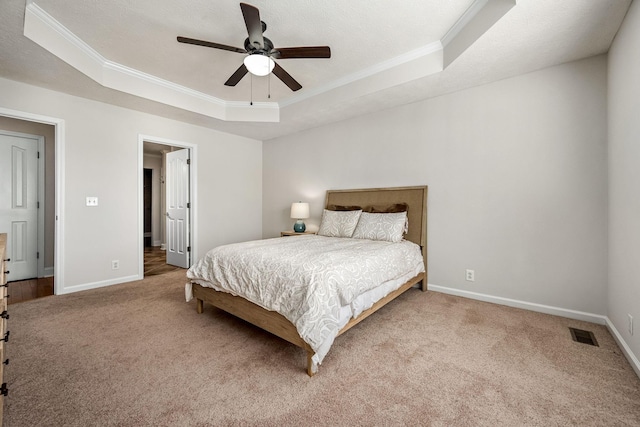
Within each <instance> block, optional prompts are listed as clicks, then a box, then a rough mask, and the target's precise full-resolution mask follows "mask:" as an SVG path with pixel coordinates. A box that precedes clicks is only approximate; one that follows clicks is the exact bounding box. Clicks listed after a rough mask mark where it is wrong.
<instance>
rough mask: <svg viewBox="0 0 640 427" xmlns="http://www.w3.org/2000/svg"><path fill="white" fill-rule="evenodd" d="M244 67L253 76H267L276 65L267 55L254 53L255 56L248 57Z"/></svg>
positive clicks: (245, 59)
mask: <svg viewBox="0 0 640 427" xmlns="http://www.w3.org/2000/svg"><path fill="white" fill-rule="evenodd" d="M244 65H245V67H247V70H249V72H250V73H251V74H253V75H255V76H266V75H267V74H269V73H270V72H271V71H273V67H275V65H276V63H275V62H273V59H271V58H270V57H268V56H266V55H261V54H259V53H254V54H253V55H247V56H246V57H245V58H244Z"/></svg>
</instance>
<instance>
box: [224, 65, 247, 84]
mask: <svg viewBox="0 0 640 427" xmlns="http://www.w3.org/2000/svg"><path fill="white" fill-rule="evenodd" d="M248 72H249V70H247V67H246V66H245V65H244V64H242V65H240V67H239V68H238V69H237V70H236V72H235V73H233V74H232V75H231V77H229V79H228V80H227V81H226V82H224V84H225V86H235V85H237V84H238V82H240V80H242V78H243V77H244V76H245V74H247V73H248Z"/></svg>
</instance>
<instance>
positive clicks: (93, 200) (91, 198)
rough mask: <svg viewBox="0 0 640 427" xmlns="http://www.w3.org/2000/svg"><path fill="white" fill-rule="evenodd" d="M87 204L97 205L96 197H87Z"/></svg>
mask: <svg viewBox="0 0 640 427" xmlns="http://www.w3.org/2000/svg"><path fill="white" fill-rule="evenodd" d="M87 206H98V198H97V197H87Z"/></svg>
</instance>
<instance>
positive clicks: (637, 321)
mask: <svg viewBox="0 0 640 427" xmlns="http://www.w3.org/2000/svg"><path fill="white" fill-rule="evenodd" d="M639 189H640V3H639V2H637V1H635V2H633V3H632V4H631V7H630V9H629V11H628V12H627V16H626V18H625V20H624V22H623V24H622V27H621V28H620V31H619V32H618V35H617V36H616V39H615V40H614V43H613V46H612V48H611V50H610V52H609V290H608V302H609V304H608V310H607V312H608V316H609V318H610V319H611V322H612V323H613V324H614V325H615V328H616V329H617V331H618V332H619V333H620V335H621V336H622V339H623V340H624V341H625V342H626V343H627V345H628V346H629V347H630V349H631V351H632V352H633V354H634V357H635V358H636V361H635V363H636V369H638V368H640V365H639V364H638V359H640V275H638V266H639V265H640V190H639ZM629 314H630V315H631V316H633V319H634V329H635V330H634V334H633V335H631V334H630V333H629V330H628V317H627V316H628V315H629ZM638 375H640V371H639V372H638Z"/></svg>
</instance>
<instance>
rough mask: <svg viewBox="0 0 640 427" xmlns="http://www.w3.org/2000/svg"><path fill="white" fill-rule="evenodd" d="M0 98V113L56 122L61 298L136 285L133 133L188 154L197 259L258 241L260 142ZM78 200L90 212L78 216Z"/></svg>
mask: <svg viewBox="0 0 640 427" xmlns="http://www.w3.org/2000/svg"><path fill="white" fill-rule="evenodd" d="M0 93H1V94H2V96H1V97H0V107H3V108H6V109H11V110H18V111H23V112H28V113H30V114H37V115H42V116H48V117H55V118H60V119H63V120H64V121H65V136H64V147H63V149H64V151H63V155H64V171H63V172H64V188H63V191H62V193H63V194H62V195H61V196H63V197H64V199H61V200H64V205H63V206H62V212H59V214H62V218H63V219H64V236H58V237H61V238H62V239H64V242H63V246H64V253H59V254H56V256H58V257H62V263H63V270H64V274H63V276H62V277H64V283H63V286H64V289H63V292H69V291H73V290H80V289H85V288H87V287H94V286H102V285H107V284H112V283H117V282H121V281H126V280H131V279H132V278H136V277H137V274H138V271H139V267H140V266H139V246H140V245H139V243H140V239H141V238H142V230H139V229H138V228H139V227H138V223H139V217H138V216H139V215H140V214H141V212H139V204H138V189H139V185H140V182H139V179H141V171H140V170H139V164H141V163H139V159H138V153H139V147H138V136H139V135H140V134H143V135H149V136H154V137H158V138H165V139H170V140H175V141H182V142H186V143H190V144H194V145H196V146H197V156H198V158H197V160H196V165H197V173H198V175H197V194H196V201H195V203H194V207H195V209H196V216H197V220H198V223H197V226H198V229H197V233H198V235H197V237H198V240H197V242H198V243H197V247H196V248H194V249H195V251H196V253H197V254H204V252H205V251H206V250H207V249H209V248H211V247H213V246H216V245H220V244H223V243H228V242H232V241H238V240H246V239H250V238H259V237H260V236H261V233H262V229H261V206H262V186H261V179H262V169H261V168H262V143H261V142H260V141H256V140H252V139H248V138H243V137H239V136H233V135H229V134H225V133H221V132H217V131H213V130H210V129H206V128H202V127H197V126H193V125H189V124H185V123H181V122H177V121H173V120H168V119H165V118H161V117H158V116H153V115H150V114H144V113H140V112H138V111H133V110H127V109H124V108H120V107H116V106H113V105H108V104H103V103H100V102H95V101H91V100H87V99H83V98H78V97H73V96H69V95H65V94H62V93H58V92H53V91H50V90H46V89H42V88H38V87H35V86H31V85H26V84H22V83H18V82H14V81H10V80H5V79H0ZM87 196H97V197H98V198H99V206H98V207H96V208H89V207H86V206H85V198H86V197H87ZM115 259H117V260H119V261H120V269H119V270H112V269H111V260H115ZM56 275H57V276H58V277H59V275H58V272H56ZM57 286H58V283H57V284H56V287H57Z"/></svg>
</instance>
